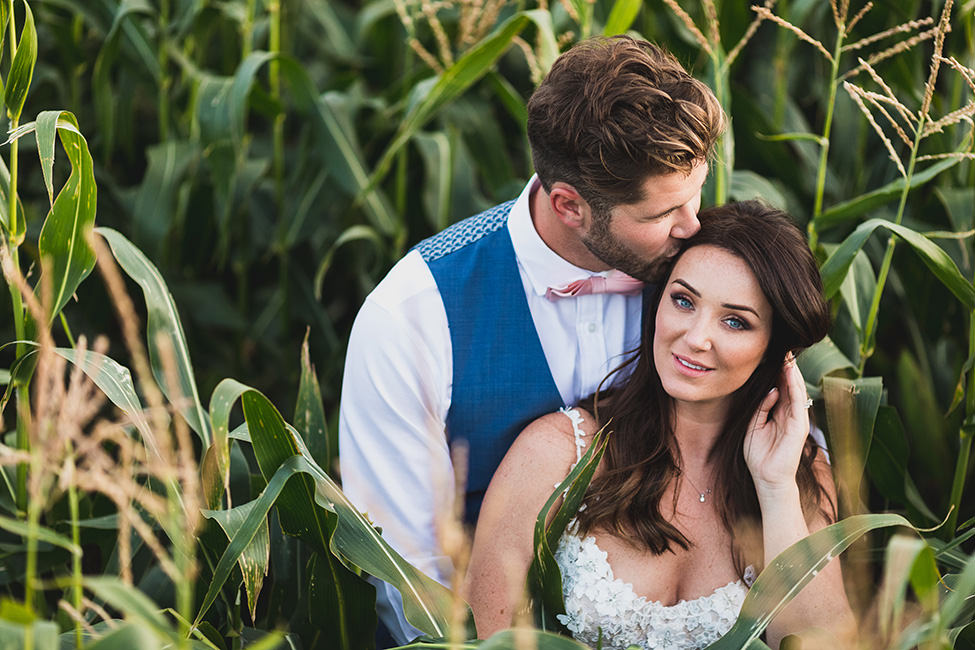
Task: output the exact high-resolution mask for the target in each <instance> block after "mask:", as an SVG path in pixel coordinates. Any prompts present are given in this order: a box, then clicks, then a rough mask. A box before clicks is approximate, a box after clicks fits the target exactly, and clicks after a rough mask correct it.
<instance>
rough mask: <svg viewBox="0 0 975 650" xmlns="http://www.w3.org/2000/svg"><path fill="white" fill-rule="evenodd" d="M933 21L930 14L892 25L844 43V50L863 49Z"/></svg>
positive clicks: (925, 25)
mask: <svg viewBox="0 0 975 650" xmlns="http://www.w3.org/2000/svg"><path fill="white" fill-rule="evenodd" d="M870 6H872V5H867V7H870ZM933 22H934V18H932V17H930V16H928V17H927V18H921V19H920V20H910V21H908V22H906V23H901V24H900V25H897V26H896V27H891V28H890V29H885V30H884V31H882V32H877V33H876V34H873V35H871V36H867V37H866V38H861V39H860V40H859V41H856V42H855V43H850V44H849V45H844V46H843V51H844V52H853V51H855V50H860V49H863V48H864V47H866V46H867V45H871V44H873V43H876V42H877V41H880V40H883V39H885V38H887V37H888V36H893V35H894V34H903V33H904V32H912V31H915V30H917V29H920V28H921V27H927V26H928V25H930V24H932V23H933Z"/></svg>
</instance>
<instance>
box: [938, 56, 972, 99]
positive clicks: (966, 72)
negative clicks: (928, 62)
mask: <svg viewBox="0 0 975 650" xmlns="http://www.w3.org/2000/svg"><path fill="white" fill-rule="evenodd" d="M940 58H941V62H942V63H947V64H948V65H949V66H951V67H952V68H953V69H954V70H955V71H957V72H958V74H960V75H961V76H962V78H963V79H964V80H965V81H966V82H968V87H969V88H971V90H972V93H975V70H973V69H971V68H969V67H968V66H966V65H962V64H961V63H959V61H958V59H956V58H955V57H953V56H949V57H948V58H945V57H940Z"/></svg>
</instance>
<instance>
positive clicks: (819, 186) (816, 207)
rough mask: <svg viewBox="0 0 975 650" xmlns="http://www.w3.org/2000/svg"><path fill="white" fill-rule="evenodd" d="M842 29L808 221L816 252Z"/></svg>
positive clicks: (833, 67) (838, 38)
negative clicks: (818, 219) (817, 223)
mask: <svg viewBox="0 0 975 650" xmlns="http://www.w3.org/2000/svg"><path fill="white" fill-rule="evenodd" d="M845 37H846V34H845V32H844V30H843V29H839V30H837V32H836V45H834V46H833V62H832V66H831V68H830V74H829V99H828V100H827V101H826V119H825V120H824V121H823V133H822V136H823V137H822V139H821V140H820V145H819V169H818V170H817V172H816V195H815V197H814V199H813V201H814V202H813V218H812V219H810V220H809V226H808V232H809V247H810V248H811V249H812V250H814V251H815V250H816V247H817V246H818V245H819V233H818V232H817V231H816V217H818V216H819V215H821V214H822V213H823V195H824V194H825V192H826V163H827V160H828V158H829V136H830V133H831V132H832V130H833V111H834V109H835V108H836V91H837V89H838V88H839V75H840V56H841V54H842V52H843V40H844V38H845Z"/></svg>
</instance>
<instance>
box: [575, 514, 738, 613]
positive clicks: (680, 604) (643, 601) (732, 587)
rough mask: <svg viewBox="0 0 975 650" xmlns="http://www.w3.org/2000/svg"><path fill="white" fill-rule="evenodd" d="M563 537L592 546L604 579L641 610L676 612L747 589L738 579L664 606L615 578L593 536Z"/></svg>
mask: <svg viewBox="0 0 975 650" xmlns="http://www.w3.org/2000/svg"><path fill="white" fill-rule="evenodd" d="M565 535H567V536H572V537H575V538H576V539H578V540H579V543H580V544H581V545H590V546H592V548H593V549H595V550H596V551H598V553H596V554H594V555H596V556H597V557H599V558H600V559H601V560H602V564H603V565H604V567H605V573H606V578H607V579H608V580H609V581H610V582H611V583H612V584H613V585H616V586H617V587H619V588H621V589H625V590H626V591H628V592H629V595H630V596H632V598H633V599H634V601H635V603H636V604H637V605H638V606H640V608H641V609H642V608H646V607H653V608H655V609H659V610H662V611H667V610H678V609H682V608H686V607H687V606H688V605H692V604H695V603H702V602H708V601H710V600H713V599H714V598H717V597H720V596H724V595H726V594H728V593H729V592H731V593H734V592H739V593H740V592H744V591H747V590H748V587H747V586H746V585H745V583H744V581H742V579H741V578H738V579H737V580H732V581H730V582H728V583H727V584H724V585H721V586H719V587H715V589H714V591H711V592H710V593H707V594H704V595H703V596H698V597H697V598H691V599H690V600H687V599H684V598H682V599H680V600H678V601H677V602H676V603H674V604H673V605H664V604H663V603H662V602H661V601H659V600H650V599H649V598H648V597H647V596H641V595H640V594H638V593H636V590H635V589H634V588H633V583H632V582H626V581H624V580H623V579H622V578H617V577H616V572H615V571H613V565H611V564H610V563H609V555H608V554H607V553H606V551H604V550H603V549H601V548H600V547H599V544H597V543H596V538H595V536H593V535H587V536H586V537H581V536H579V535H576V534H574V533H571V532H569V531H566V533H565ZM753 572H754V568H753V567H752V566H751V565H748V566H747V567H746V568H745V576H746V577H748V575H749V574H751V573H753ZM753 580H754V579H753Z"/></svg>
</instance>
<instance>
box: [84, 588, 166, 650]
mask: <svg viewBox="0 0 975 650" xmlns="http://www.w3.org/2000/svg"><path fill="white" fill-rule="evenodd" d="M83 584H84V586H85V588H86V589H88V590H89V591H91V592H92V593H93V594H94V595H95V596H96V597H97V598H98V599H100V600H102V601H104V602H105V603H106V604H107V605H109V606H110V607H112V608H114V609H116V610H118V611H120V612H122V613H123V614H124V615H125V618H126V620H129V621H133V622H136V623H140V624H143V625H146V626H148V627H149V628H150V629H151V630H152V631H153V632H155V633H156V634H158V635H160V636H161V637H163V638H164V639H166V640H168V641H170V642H171V643H174V644H177V645H178V644H179V633H178V632H177V631H176V630H175V629H174V628H173V626H172V625H170V623H169V621H168V620H167V619H166V617H165V616H164V615H163V613H162V612H161V611H160V610H159V608H158V607H157V606H156V604H155V603H154V602H152V600H150V598H149V597H148V596H147V595H145V594H144V593H143V592H141V591H139V590H138V589H136V588H135V587H133V586H132V585H127V584H125V583H124V582H122V581H121V580H120V579H118V578H113V577H108V576H90V577H86V578H85V579H84V581H83Z"/></svg>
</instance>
